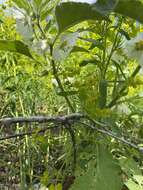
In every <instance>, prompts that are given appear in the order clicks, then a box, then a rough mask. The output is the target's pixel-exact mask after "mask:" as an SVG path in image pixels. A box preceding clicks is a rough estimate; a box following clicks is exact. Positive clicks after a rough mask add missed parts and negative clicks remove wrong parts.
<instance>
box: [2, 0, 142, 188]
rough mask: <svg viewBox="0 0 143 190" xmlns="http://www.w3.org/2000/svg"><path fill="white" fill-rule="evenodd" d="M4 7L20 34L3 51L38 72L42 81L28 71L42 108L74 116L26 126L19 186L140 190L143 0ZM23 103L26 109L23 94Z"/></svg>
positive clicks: (43, 0) (30, 2)
mask: <svg viewBox="0 0 143 190" xmlns="http://www.w3.org/2000/svg"><path fill="white" fill-rule="evenodd" d="M6 5H7V6H8V11H6V13H5V14H10V17H12V18H13V19H14V27H15V30H16V35H17V36H16V39H11V40H5V39H1V40H0V50H1V51H5V52H11V53H14V54H16V55H17V57H15V59H18V56H20V57H21V59H20V60H22V59H23V60H24V59H26V60H25V62H26V61H27V62H28V63H31V64H33V65H34V67H33V70H34V72H39V71H40V72H39V73H38V77H39V78H38V79H37V78H36V79H35V78H34V77H33V75H32V76H31V79H33V80H32V81H33V83H32V85H31V87H30V88H31V89H33V85H35V87H34V90H33V91H34V92H36V93H37V94H40V95H37V94H36V93H35V95H34V96H35V98H36V96H38V97H40V98H41V99H40V100H42V96H43V97H44V98H45V97H46V98H45V101H47V104H46V106H45V107H44V109H46V111H45V112H44V114H50V116H51V115H52V114H53V113H54V115H56V116H58V117H59V116H65V115H67V114H71V116H70V119H63V118H64V117H63V118H62V121H61V118H58V119H55V117H54V119H51V120H50V122H53V124H49V125H48V127H51V126H52V127H53V128H52V130H51V131H50V132H47V131H48V129H47V128H46V129H47V130H46V129H44V131H42V132H41V131H38V129H37V128H36V129H37V130H35V131H34V133H33V132H32V133H31V132H30V133H29V131H28V132H27V130H26V129H25V131H24V132H25V135H23V136H22V137H24V141H23V145H22V148H19V155H20V156H19V160H20V167H19V168H20V180H19V183H20V184H21V189H27V188H31V189H32V188H34V184H36V185H37V184H38V185H39V186H45V188H46V187H48V188H49V189H59V190H60V189H63V190H66V189H71V190H79V189H86V190H92V189H94V190H102V189H106V190H111V189H112V190H123V189H125V190H141V189H143V175H142V172H143V171H142V167H143V164H142V155H143V144H142V143H143V141H142V137H143V130H142V125H143V120H142V108H143V103H142V98H143V95H142V90H143V88H142V84H143V76H142V66H143V27H142V23H143V2H142V1H141V0H134V1H133V0H128V1H124V0H106V1H104V0H96V1H91V0H89V1H88V0H87V1H86V0H81V1H80V0H79V1H75V0H73V1H60V0H54V1H52V0H22V1H19V0H12V1H10V2H8V3H7V4H6ZM7 12H9V13H7ZM23 57H24V58H23ZM25 57H26V58H25ZM23 62H24V61H21V63H23ZM20 68H21V70H22V64H21V66H20ZM41 70H42V72H41ZM41 78H42V79H43V80H42V79H41ZM38 80H39V81H40V82H41V83H40V84H41V88H40V90H39V91H38V90H37V91H36V85H38V82H37V81H38ZM25 81H27V78H25ZM35 81H36V82H35ZM47 86H48V89H50V90H49V91H47V92H45V94H46V93H47V96H44V95H43V92H44V91H43V87H45V88H46V87H47ZM37 88H38V87H37ZM18 97H19V98H20V97H21V96H20V92H19V93H18ZM28 98H29V97H28V96H27V99H28ZM19 101H20V103H21V104H20V105H21V107H22V108H23V106H22V102H23V101H24V99H23V100H21V99H20V100H19ZM48 101H49V103H48ZM53 102H56V106H53ZM51 107H52V108H51ZM48 108H51V110H50V111H47V110H48ZM53 109H54V111H53ZM22 110H24V109H22ZM39 110H40V111H39ZM39 110H38V111H37V110H36V109H35V110H34V111H33V112H32V111H31V112H26V113H25V111H23V112H22V116H26V117H27V116H31V115H30V113H32V114H33V113H36V115H37V113H38V114H43V112H42V111H43V107H42V108H41V107H40V109H39ZM41 110H42V111H41ZM17 111H18V110H17ZM51 113H52V114H51ZM18 115H20V114H18V112H17V114H15V115H14V116H18ZM73 116H74V119H75V120H74V119H71V118H73ZM79 117H80V120H79ZM65 118H69V117H65ZM77 118H78V119H77ZM73 120H74V122H73ZM56 122H57V123H56ZM29 125H31V123H30V124H29ZM39 125H40V124H39ZM26 126H27V125H25V127H26ZM55 126H58V127H59V126H61V128H60V130H59V128H58V129H57V128H56V127H55ZM34 127H36V126H34ZM63 128H64V129H63ZM32 129H33V128H32ZM42 129H43V128H42ZM20 130H21V129H20V126H19V125H18V124H17V126H16V132H20ZM40 130H41V129H40ZM18 137H19V138H20V136H18ZM11 138H12V137H11ZM5 140H7V139H5ZM19 146H20V145H19ZM31 150H32V151H33V152H34V153H33V155H34V157H33V156H31V155H32V154H30V151H31ZM38 151H39V152H40V154H41V155H40V157H39V161H40V159H41V161H40V162H41V164H40V163H38V162H37V161H36V153H35V152H37V154H38ZM42 151H43V152H42ZM21 155H24V156H25V158H26V159H24V158H23V157H22V156H21ZM38 164H39V165H40V169H39V170H40V172H39V170H38V169H37V168H38V167H39V165H38ZM39 189H40V187H39Z"/></svg>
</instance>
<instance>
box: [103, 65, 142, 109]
mask: <svg viewBox="0 0 143 190" xmlns="http://www.w3.org/2000/svg"><path fill="white" fill-rule="evenodd" d="M140 69H141V66H140V65H138V66H137V67H136V69H135V70H134V72H133V73H132V75H131V76H130V77H129V80H132V79H133V78H134V77H135V76H136V75H137V74H138V72H139V71H140ZM129 80H127V81H126V82H125V84H123V86H122V88H121V90H120V91H119V92H118V94H117V95H116V96H115V98H114V99H113V100H112V101H111V102H110V103H109V105H108V106H107V107H108V108H112V107H113V106H114V105H115V104H116V102H117V101H118V100H119V99H120V98H121V97H122V95H123V92H124V91H125V90H126V89H127V88H128V81H129Z"/></svg>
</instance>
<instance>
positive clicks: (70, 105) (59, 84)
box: [50, 45, 75, 112]
mask: <svg viewBox="0 0 143 190" xmlns="http://www.w3.org/2000/svg"><path fill="white" fill-rule="evenodd" d="M50 54H51V56H52V54H53V45H50ZM51 65H52V70H53V75H54V77H55V79H56V81H57V83H58V86H59V88H60V90H61V92H62V93H63V95H64V98H65V100H66V102H67V104H68V106H69V108H70V109H71V111H72V112H75V109H74V107H73V106H72V104H71V102H70V100H69V98H68V97H67V96H66V93H65V90H64V87H63V85H62V82H61V80H60V78H59V76H58V71H57V68H56V65H55V61H54V60H53V58H52V60H51Z"/></svg>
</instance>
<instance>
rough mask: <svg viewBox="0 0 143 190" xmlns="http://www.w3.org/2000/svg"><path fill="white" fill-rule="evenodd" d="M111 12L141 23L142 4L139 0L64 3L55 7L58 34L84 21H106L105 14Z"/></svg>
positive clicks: (142, 21) (142, 15)
mask: <svg viewBox="0 0 143 190" xmlns="http://www.w3.org/2000/svg"><path fill="white" fill-rule="evenodd" d="M77 10H78V11H77ZM111 11H112V12H113V11H114V12H116V13H119V14H122V15H124V16H128V17H130V18H133V19H135V20H138V21H139V22H141V23H143V13H142V12H143V3H142V2H141V0H108V1H107V0H106V1H105V0H100V1H98V2H97V3H95V4H93V5H89V4H87V3H79V2H66V3H61V4H60V5H58V6H57V7H56V18H57V23H58V26H59V32H63V31H64V30H66V29H68V28H69V27H71V26H73V25H75V24H77V23H80V22H82V21H85V20H100V21H101V20H104V19H107V16H105V14H107V13H108V12H111Z"/></svg>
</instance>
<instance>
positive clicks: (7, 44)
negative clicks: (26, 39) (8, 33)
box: [0, 40, 32, 58]
mask: <svg viewBox="0 0 143 190" xmlns="http://www.w3.org/2000/svg"><path fill="white" fill-rule="evenodd" d="M0 51H9V52H15V53H20V54H22V55H25V56H27V57H30V58H32V55H31V54H30V51H29V49H28V46H27V45H25V44H24V43H23V42H21V41H18V40H15V41H8V40H0Z"/></svg>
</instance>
